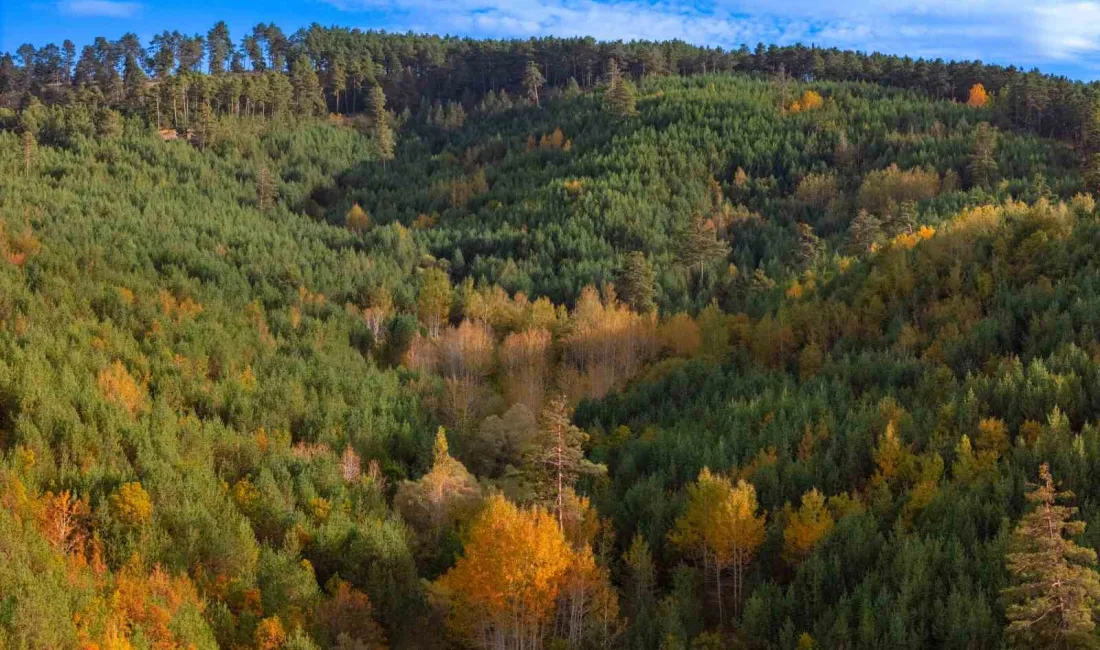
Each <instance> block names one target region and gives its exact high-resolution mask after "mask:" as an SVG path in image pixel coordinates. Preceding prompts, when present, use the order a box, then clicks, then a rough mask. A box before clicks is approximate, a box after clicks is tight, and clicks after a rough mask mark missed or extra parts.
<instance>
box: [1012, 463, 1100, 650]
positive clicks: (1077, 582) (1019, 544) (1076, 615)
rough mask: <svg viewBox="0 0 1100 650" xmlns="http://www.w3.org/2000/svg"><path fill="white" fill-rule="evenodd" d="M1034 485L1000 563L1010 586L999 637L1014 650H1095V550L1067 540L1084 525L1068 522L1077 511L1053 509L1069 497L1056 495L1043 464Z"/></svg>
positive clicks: (1099, 584) (1098, 584)
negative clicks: (1004, 565)
mask: <svg viewBox="0 0 1100 650" xmlns="http://www.w3.org/2000/svg"><path fill="white" fill-rule="evenodd" d="M1039 480H1040V483H1039V484H1038V485H1035V486H1033V487H1034V489H1033V490H1032V491H1031V492H1030V493H1029V494H1028V495H1027V500H1028V501H1030V502H1031V503H1033V504H1034V506H1035V507H1034V509H1033V510H1032V511H1031V512H1029V513H1027V514H1026V515H1024V517H1023V519H1021V520H1020V522H1019V524H1017V526H1016V530H1015V532H1014V533H1013V535H1012V544H1011V547H1010V552H1009V554H1008V556H1007V558H1006V559H1007V565H1008V571H1009V573H1010V574H1012V582H1013V585H1012V586H1011V587H1008V588H1006V589H1004V590H1003V591H1002V594H1003V596H1004V599H1005V602H1006V608H1005V616H1006V617H1007V618H1008V620H1009V624H1008V627H1007V628H1006V629H1005V635H1006V637H1007V639H1008V640H1009V642H1010V643H1011V644H1012V645H1013V646H1014V647H1019V648H1092V647H1096V645H1097V639H1096V635H1095V630H1096V619H1095V617H1096V612H1097V606H1098V604H1100V575H1098V574H1097V572H1096V569H1094V568H1093V566H1094V565H1095V564H1096V551H1093V550H1092V549H1089V548H1083V547H1081V546H1078V545H1077V544H1075V543H1074V542H1073V541H1072V539H1067V538H1072V537H1077V536H1079V535H1080V534H1081V533H1083V532H1084V530H1085V523H1084V522H1083V521H1075V520H1074V519H1073V516H1074V515H1075V514H1077V508H1073V507H1068V506H1061V505H1058V504H1057V502H1058V501H1064V500H1066V499H1070V498H1073V493H1072V492H1069V491H1061V492H1059V491H1057V489H1056V487H1055V483H1054V478H1053V477H1052V476H1051V474H1050V466H1049V465H1047V464H1046V463H1043V465H1042V466H1040V467H1039Z"/></svg>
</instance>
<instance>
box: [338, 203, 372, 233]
mask: <svg viewBox="0 0 1100 650" xmlns="http://www.w3.org/2000/svg"><path fill="white" fill-rule="evenodd" d="M344 225H345V226H347V228H348V230H354V231H356V232H363V231H365V230H369V229H370V226H371V220H370V215H369V214H367V212H366V210H364V209H363V208H362V206H360V205H359V204H358V203H356V204H355V205H353V206H351V209H350V210H348V211H347V214H345V215H344Z"/></svg>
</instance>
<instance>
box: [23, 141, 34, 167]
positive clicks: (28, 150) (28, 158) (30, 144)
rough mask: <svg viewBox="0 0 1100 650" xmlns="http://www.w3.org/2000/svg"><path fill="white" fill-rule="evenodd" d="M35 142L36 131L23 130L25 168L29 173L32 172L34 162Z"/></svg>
mask: <svg viewBox="0 0 1100 650" xmlns="http://www.w3.org/2000/svg"><path fill="white" fill-rule="evenodd" d="M35 144H36V142H35V139H34V133H33V132H31V131H23V168H24V170H25V171H26V172H27V173H28V174H30V173H31V163H32V162H34V148H35Z"/></svg>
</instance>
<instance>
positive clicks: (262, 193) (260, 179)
mask: <svg viewBox="0 0 1100 650" xmlns="http://www.w3.org/2000/svg"><path fill="white" fill-rule="evenodd" d="M277 197H278V187H276V185H275V178H274V177H273V176H272V175H271V171H270V170H269V169H268V168H267V166H266V165H265V166H263V167H261V168H260V171H259V173H258V174H257V176H256V200H257V205H258V207H259V208H260V212H268V211H269V210H271V208H272V207H273V206H274V205H275V199H276V198H277Z"/></svg>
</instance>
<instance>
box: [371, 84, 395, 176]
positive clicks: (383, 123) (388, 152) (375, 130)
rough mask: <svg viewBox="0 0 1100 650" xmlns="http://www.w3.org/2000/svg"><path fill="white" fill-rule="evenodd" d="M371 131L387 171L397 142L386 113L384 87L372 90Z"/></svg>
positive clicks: (376, 148)
mask: <svg viewBox="0 0 1100 650" xmlns="http://www.w3.org/2000/svg"><path fill="white" fill-rule="evenodd" d="M370 100H371V101H370V104H371V117H372V118H373V119H372V121H371V130H372V135H373V136H374V146H375V150H376V153H377V154H378V158H379V160H381V161H382V168H383V169H385V167H386V161H387V160H393V157H394V149H395V148H396V142H395V140H394V135H393V128H392V127H390V115H389V113H388V112H387V111H386V94H385V93H384V92H382V86H378V85H376V86H375V87H374V88H372V89H371V97H370Z"/></svg>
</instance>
